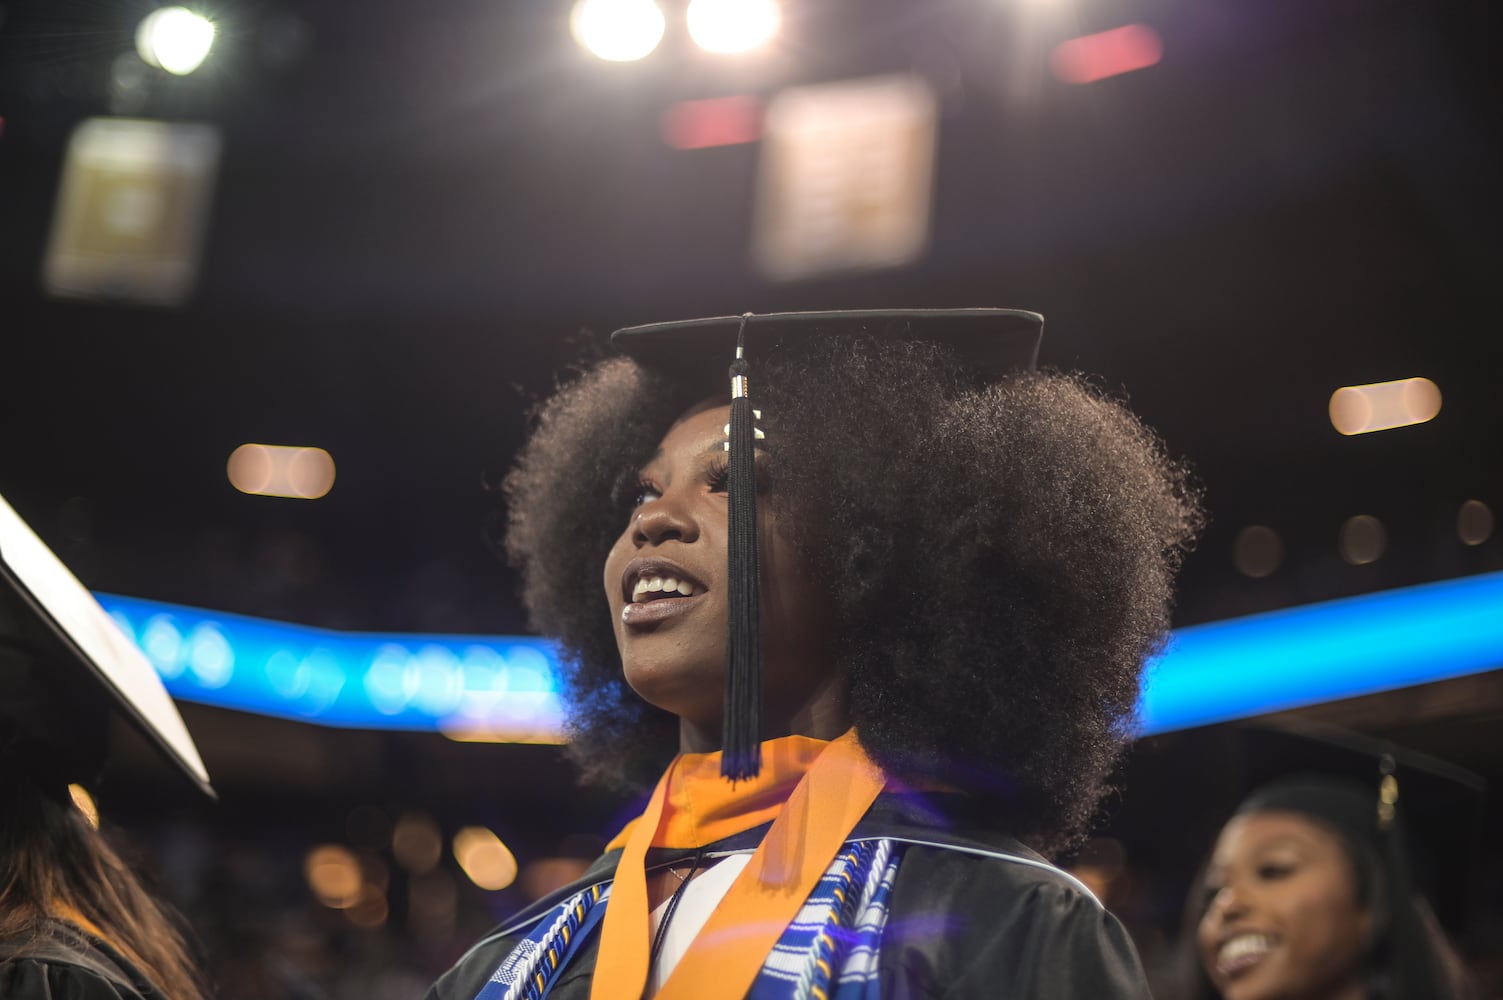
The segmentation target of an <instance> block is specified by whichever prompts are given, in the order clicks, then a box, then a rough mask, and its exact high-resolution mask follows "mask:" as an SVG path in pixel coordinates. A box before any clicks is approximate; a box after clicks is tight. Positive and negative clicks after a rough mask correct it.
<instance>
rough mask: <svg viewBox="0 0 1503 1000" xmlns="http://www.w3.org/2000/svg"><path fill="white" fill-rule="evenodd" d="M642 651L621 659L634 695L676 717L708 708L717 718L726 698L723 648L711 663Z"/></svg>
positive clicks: (696, 714) (695, 714)
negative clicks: (652, 654) (666, 656)
mask: <svg viewBox="0 0 1503 1000" xmlns="http://www.w3.org/2000/svg"><path fill="white" fill-rule="evenodd" d="M644 652H645V651H642V650H632V651H631V653H629V654H626V655H623V656H622V658H621V664H622V670H623V672H624V674H625V677H626V683H627V685H628V686H630V687H631V689H632V690H633V691H635V692H636V693H637V697H639V698H641V699H642V700H643V701H645V702H647V703H648V704H649V705H652V706H654V707H655V708H661V709H662V710H663V711H665V712H671V713H672V714H674V715H677V716H678V717H679V718H699V717H702V716H704V715H706V714H707V713H708V712H710V711H713V713H715V714H716V716H717V717H718V715H719V713H720V711H721V710H722V707H723V702H724V699H725V689H724V683H723V677H724V674H725V663H724V658H725V653H724V651H723V650H722V651H721V652H720V655H719V658H717V659H716V660H715V661H714V662H713V663H704V662H685V661H684V660H683V659H682V658H679V657H671V658H661V659H660V658H657V657H652V656H646V655H642V654H643V653H644ZM711 703H713V704H711Z"/></svg>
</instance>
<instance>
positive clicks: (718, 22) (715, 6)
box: [688, 0, 783, 54]
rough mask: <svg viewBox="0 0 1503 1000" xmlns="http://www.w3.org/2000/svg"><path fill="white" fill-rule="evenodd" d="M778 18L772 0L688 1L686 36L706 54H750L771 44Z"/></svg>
mask: <svg viewBox="0 0 1503 1000" xmlns="http://www.w3.org/2000/svg"><path fill="white" fill-rule="evenodd" d="M782 19H783V18H782V13H781V12H780V11H779V10H778V5H777V3H776V0H691V2H690V4H689V11H688V21H689V37H690V38H692V39H694V44H696V45H698V46H699V47H700V48H702V49H704V50H705V51H707V52H720V53H726V54H730V53H735V52H750V51H751V50H752V49H757V48H761V47H762V46H763V45H766V44H767V43H768V42H770V41H772V39H773V36H775V35H776V34H777V33H778V26H779V25H780V24H781V23H782Z"/></svg>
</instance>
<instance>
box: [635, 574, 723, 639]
mask: <svg viewBox="0 0 1503 1000" xmlns="http://www.w3.org/2000/svg"><path fill="white" fill-rule="evenodd" d="M622 584H623V587H622V589H623V591H624V596H625V597H626V606H625V607H623V608H622V609H621V623H622V624H623V625H626V626H628V627H634V628H641V627H646V626H649V625H655V624H657V623H658V622H661V621H665V620H667V619H669V618H672V617H674V616H675V615H678V614H681V613H683V612H685V611H687V610H689V609H690V608H692V607H693V606H694V605H695V604H698V603H699V600H700V598H702V597H704V595H705V594H706V593H707V592H708V590H709V588H707V587H706V586H705V585H704V584H702V583H700V582H699V581H698V580H694V579H691V578H690V577H689V575H688V573H686V572H684V571H683V570H681V569H680V568H679V567H677V566H673V565H670V564H666V563H664V562H662V561H661V560H646V561H643V562H642V563H640V564H636V565H634V566H633V567H632V568H631V569H629V570H628V572H627V575H626V577H625V579H624V580H623V581H622Z"/></svg>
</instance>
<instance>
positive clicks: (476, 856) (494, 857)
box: [454, 826, 517, 891]
mask: <svg viewBox="0 0 1503 1000" xmlns="http://www.w3.org/2000/svg"><path fill="white" fill-rule="evenodd" d="M454 860H455V861H458V862H459V867H460V870H461V871H463V872H464V873H465V874H466V875H468V876H469V877H470V881H471V882H474V883H475V884H476V885H478V886H480V888H482V889H490V890H493V891H494V890H496V889H505V888H506V887H507V886H509V885H511V884H512V882H514V881H516V878H517V859H516V858H515V857H514V856H513V855H512V853H511V851H510V850H508V849H507V846H506V845H505V844H503V843H502V842H501V838H500V837H498V836H496V835H495V834H494V833H492V832H491V831H490V830H488V829H486V828H485V827H483V826H467V827H465V828H464V829H462V830H460V831H459V832H458V833H456V834H455V835H454Z"/></svg>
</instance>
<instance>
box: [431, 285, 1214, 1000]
mask: <svg viewBox="0 0 1503 1000" xmlns="http://www.w3.org/2000/svg"><path fill="white" fill-rule="evenodd" d="M1041 324H1042V318H1041V317H1039V316H1037V315H1036V314H1033V313H1025V312H1017V311H1011V310H998V309H975V310H950V311H939V312H916V311H915V312H848V313H805V314H780V315H764V316H744V317H728V318H721V319H714V320H701V321H691V322H685V323H670V324H660V325H656V326H652V327H639V328H634V329H630V330H623V331H618V332H617V334H616V335H615V336H614V337H613V342H614V344H615V346H616V347H617V348H619V349H620V351H621V354H622V355H623V356H620V357H616V358H614V359H611V360H606V361H603V362H601V363H599V364H596V365H595V366H594V367H591V368H589V369H588V370H586V371H585V372H584V373H583V374H582V375H581V376H580V377H579V378H578V379H577V380H575V381H574V382H572V383H571V384H569V385H567V386H566V387H565V388H563V389H561V390H560V391H559V392H558V394H557V395H555V396H554V397H553V398H552V399H551V400H550V401H549V402H548V403H547V404H546V405H545V406H543V408H542V409H541V411H540V413H539V415H538V419H537V426H536V430H535V432H534V434H533V436H532V438H531V440H530V441H529V443H528V444H527V445H526V447H525V448H524V449H523V451H522V453H521V455H520V458H519V460H518V463H517V465H516V468H515V470H514V471H513V473H512V474H511V476H510V478H509V479H508V480H507V482H506V486H505V491H506V497H507V500H508V502H509V528H508V534H507V538H506V544H507V548H508V551H509V553H510V556H511V558H512V560H513V561H514V563H515V564H516V565H517V566H518V567H519V568H520V569H521V573H522V577H523V581H524V582H523V599H524V601H525V603H526V605H527V607H528V609H529V612H530V614H531V616H532V619H533V621H534V623H535V624H536V626H537V627H538V628H539V629H540V630H541V631H543V632H544V633H546V634H548V635H550V636H552V637H554V638H555V639H556V640H557V641H558V642H559V644H560V647H561V649H562V652H563V657H564V660H565V662H566V664H567V668H568V671H569V682H570V689H571V703H572V711H573V716H572V728H571V743H570V752H571V753H572V755H573V757H574V758H575V760H576V761H577V762H578V763H579V764H580V765H581V767H582V769H583V771H584V774H585V776H586V777H587V778H588V779H591V780H595V781H604V782H610V783H614V784H617V785H619V786H621V787H625V788H631V787H638V788H650V789H652V793H651V795H650V797H649V798H648V799H647V804H646V807H645V809H644V810H643V812H642V814H641V815H640V816H639V817H638V818H637V819H635V820H633V821H632V822H631V823H630V824H628V826H627V827H626V828H625V829H624V830H622V831H621V833H620V834H619V836H617V837H616V838H615V840H614V841H613V842H612V843H611V844H610V845H608V849H607V852H606V854H605V855H604V856H603V857H602V858H600V859H599V861H598V862H597V863H596V864H595V865H594V866H593V867H592V868H591V869H590V871H589V872H588V873H587V874H586V876H585V877H584V878H583V879H582V880H581V881H580V882H578V883H576V884H575V885H573V886H570V887H567V888H565V889H564V890H562V891H561V892H560V893H558V894H556V895H554V896H551V897H549V898H547V899H544V900H541V901H539V902H538V903H537V904H536V905H534V906H533V907H531V908H529V909H528V910H526V911H524V912H523V913H521V914H519V915H518V916H517V917H516V918H514V919H512V920H510V921H508V922H507V923H506V924H504V925H503V926H501V927H499V928H497V929H496V930H495V931H494V932H493V933H492V934H491V935H490V936H488V937H487V938H485V939H484V940H483V941H481V942H480V943H479V944H478V945H476V946H475V948H474V949H472V950H471V951H470V952H469V953H468V954H467V955H466V956H465V957H464V958H463V959H462V960H461V961H460V962H459V964H458V965H457V966H456V967H455V968H454V969H453V970H451V971H450V972H449V973H448V974H447V975H445V976H444V977H443V978H442V979H441V980H440V981H439V982H438V983H437V984H435V987H434V989H433V991H432V992H431V994H430V996H431V997H434V998H439V1000H477V998H479V1000H491V998H502V997H506V998H511V997H523V996H526V997H540V996H545V995H546V996H550V997H555V998H584V997H592V998H594V1000H602V998H622V1000H637V998H639V997H642V996H644V995H646V996H656V997H659V998H664V1000H668V998H675V997H697V998H705V997H726V998H731V997H737V998H739V997H743V996H753V997H768V998H771V997H839V998H851V997H913V996H994V995H995V996H1009V997H1046V996H1047V997H1059V996H1075V995H1078V996H1087V995H1090V996H1146V995H1147V992H1146V987H1145V985H1144V982H1143V979H1142V973H1141V971H1140V968H1139V965H1138V962H1137V958H1136V955H1135V953H1134V951H1133V948H1132V946H1131V944H1130V942H1129V941H1128V939H1127V937H1126V935H1125V934H1124V932H1123V930H1122V928H1121V926H1120V925H1119V924H1118V923H1117V922H1116V921H1115V920H1114V919H1113V918H1112V917H1111V916H1110V915H1109V914H1107V913H1106V912H1105V911H1104V910H1103V909H1102V908H1101V906H1100V905H1099V903H1098V902H1097V901H1096V900H1095V899H1094V898H1093V897H1092V896H1091V894H1090V892H1089V891H1088V890H1087V889H1086V888H1085V887H1084V886H1083V885H1081V884H1080V883H1079V882H1077V881H1076V880H1074V879H1073V878H1071V877H1070V876H1068V875H1067V874H1065V873H1064V872H1062V871H1060V870H1059V869H1057V868H1055V867H1053V866H1052V865H1050V864H1049V863H1048V861H1047V860H1046V859H1047V858H1048V857H1049V856H1051V855H1053V854H1055V853H1056V852H1059V851H1060V850H1062V849H1065V848H1067V847H1068V846H1069V845H1071V844H1072V843H1073V842H1074V841H1075V840H1076V838H1077V836H1078V835H1079V834H1080V832H1081V830H1082V827H1083V825H1084V824H1085V823H1086V821H1087V819H1088V818H1089V817H1090V816H1091V814H1092V812H1093V810H1094V808H1095V807H1096V805H1097V802H1098V800H1099V799H1100V797H1101V796H1102V794H1103V790H1104V787H1105V785H1104V782H1105V780H1106V778H1107V775H1108V772H1109V771H1110V769H1111V768H1112V766H1113V763H1114V761H1115V760H1116V759H1117V756H1118V753H1119V751H1120V750H1121V748H1122V746H1123V743H1124V740H1126V739H1127V738H1128V736H1129V734H1130V717H1131V713H1132V710H1133V706H1134V704H1135V702H1136V699H1137V697H1138V692H1139V679H1140V673H1141V670H1142V667H1143V663H1144V660H1145V658H1146V657H1147V656H1148V655H1149V654H1150V653H1151V652H1152V651H1153V650H1154V649H1155V648H1156V647H1157V645H1158V644H1159V642H1160V641H1161V639H1162V637H1163V636H1164V634H1165V631H1166V628H1167V609H1168V605H1169V601H1170V594H1171V585H1172V578H1173V575H1174V572H1175V569H1176V566H1177V563H1178V559H1179V556H1180V553H1181V552H1182V550H1183V549H1184V548H1185V546H1186V545H1187V544H1188V543H1189V541H1190V540H1191V538H1192V536H1193V534H1194V532H1195V530H1196V528H1197V526H1198V518H1199V515H1198V510H1197V505H1196V502H1195V499H1194V497H1193V495H1192V491H1191V490H1189V489H1188V488H1187V487H1186V480H1185V475H1184V473H1183V471H1182V470H1181V469H1180V468H1179V467H1178V466H1177V465H1176V464H1175V463H1173V462H1171V461H1170V460H1168V459H1167V458H1166V457H1165V453H1164V451H1163V449H1162V447H1161V446H1160V444H1159V442H1158V441H1157V440H1156V439H1155V438H1154V436H1153V435H1152V434H1151V433H1150V432H1149V431H1147V430H1146V429H1145V428H1144V427H1143V426H1142V425H1141V424H1140V423H1139V422H1138V421H1137V420H1136V419H1135V418H1134V417H1133V416H1132V415H1131V414H1129V413H1128V412H1127V410H1126V409H1124V408H1123V407H1122V406H1121V405H1119V404H1118V403H1115V402H1113V401H1111V400H1109V399H1107V398H1105V397H1104V396H1103V395H1102V393H1100V392H1099V391H1097V390H1096V389H1094V388H1092V387H1091V386H1089V385H1088V384H1087V383H1085V382H1083V381H1081V380H1080V379H1077V378H1073V377H1067V376H1059V375H1045V374H1039V373H1037V372H1035V371H1033V370H1032V369H1033V362H1034V357H1035V354H1036V351H1037V346H1038V340H1039V334H1040V329H1041ZM728 366H729V368H728ZM727 379H729V382H730V392H727V391H726V386H727ZM675 752H676V755H675ZM561 794H562V790H561Z"/></svg>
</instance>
